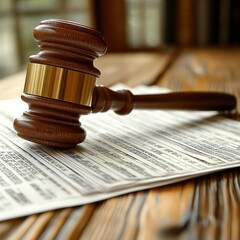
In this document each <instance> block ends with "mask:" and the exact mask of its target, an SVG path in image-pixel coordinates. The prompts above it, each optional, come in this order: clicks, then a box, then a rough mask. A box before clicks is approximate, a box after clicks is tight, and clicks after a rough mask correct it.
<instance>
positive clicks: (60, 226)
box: [0, 48, 240, 240]
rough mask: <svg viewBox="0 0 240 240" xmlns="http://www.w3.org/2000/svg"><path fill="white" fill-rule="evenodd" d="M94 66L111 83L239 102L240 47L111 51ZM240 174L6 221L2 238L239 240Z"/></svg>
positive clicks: (16, 80) (13, 91) (9, 82)
mask: <svg viewBox="0 0 240 240" xmlns="http://www.w3.org/2000/svg"><path fill="white" fill-rule="evenodd" d="M95 65H96V66H97V67H98V68H99V69H100V70H101V71H102V77H101V79H100V80H99V83H100V84H104V85H107V86H110V85H112V84H115V83H118V82H122V83H125V84H127V85H129V86H131V87H132V86H136V85H138V84H148V85H154V84H155V85H159V86H163V87H167V88H170V89H172V90H192V91H195V90H206V91H209V90H215V91H224V92H228V93H233V94H234V95H235V96H236V97H237V98H238V102H239V101H240V48H229V49H212V48H211V49H202V48H201V49H184V50H178V51H176V50H170V51H167V52H160V53H124V54H107V55H106V56H104V57H102V58H101V59H99V60H97V61H96V64H95ZM24 75H25V71H23V72H20V73H18V74H16V75H14V76H10V77H8V78H6V79H3V80H2V81H0V92H1V95H0V98H1V99H5V98H14V97H17V96H20V94H21V92H22V88H23V84H24ZM239 112H240V104H238V106H237V113H236V114H235V115H234V116H232V117H233V118H235V119H237V120H239V114H238V113H239ZM239 170H240V168H236V169H231V170H227V171H222V172H219V173H215V174H211V175H208V176H204V177H199V178H195V179H192V180H187V181H184V182H181V183H177V184H172V185H169V186H165V187H159V188H154V189H151V190H146V191H140V192H137V193H131V194H126V195H123V196H120V197H115V198H112V199H109V200H106V201H101V202H97V203H93V204H87V205H84V206H79V207H73V208H66V209H59V210H54V211H48V212H45V213H40V214H34V215H32V216H28V217H23V218H18V219H14V220H9V221H4V222H1V223H0V239H5V238H7V237H12V238H13V239H71V240H72V239H111V240H113V239H126V240H128V239H130V240H132V239H144V240H145V239H240V174H239Z"/></svg>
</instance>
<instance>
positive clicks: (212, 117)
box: [0, 87, 240, 220]
mask: <svg viewBox="0 0 240 240" xmlns="http://www.w3.org/2000/svg"><path fill="white" fill-rule="evenodd" d="M142 91H144V92H145V93H146V92H147V91H148V92H152V93H156V91H159V89H158V88H150V87H140V88H138V89H135V90H134V91H133V92H135V93H137V92H142ZM25 110H27V105H26V104H25V103H23V102H22V101H21V100H20V99H16V100H7V101H1V102H0V119H1V121H0V220H7V219H11V218H16V217H21V216H26V215H30V214H34V213H39V212H43V211H48V210H53V209H58V208H63V207H70V206H77V205H82V204H87V203H92V202H96V201H100V200H104V199H108V198H111V197H114V196H119V195H122V194H125V193H130V192H135V191H138V190H143V189H149V188H153V187H157V186H163V185H167V184H170V183H175V182H179V181H182V180H185V179H189V178H194V177H197V176H201V175H206V174H209V173H212V172H216V171H220V170H223V169H228V168H234V167H239V166H240V155H239V151H240V123H239V122H237V121H234V120H231V119H227V118H224V117H222V116H220V115H219V113H218V112H215V111H211V112H197V111H168V110H164V111H161V110H133V111H132V113H130V114H129V115H125V116H119V115H116V114H115V113H114V112H111V111H109V112H107V113H98V114H90V115H87V116H82V117H81V123H82V126H83V128H84V129H85V130H86V131H87V137H86V140H85V141H84V142H83V143H81V144H79V145H78V146H76V147H75V148H73V149H67V150H66V149H65V150H57V149H53V148H50V147H46V146H42V145H39V144H35V143H32V142H28V141H25V140H23V139H21V138H19V137H18V136H17V135H16V133H15V131H14V129H13V127H12V125H13V120H14V118H16V117H18V116H20V115H21V114H22V113H23V111H25Z"/></svg>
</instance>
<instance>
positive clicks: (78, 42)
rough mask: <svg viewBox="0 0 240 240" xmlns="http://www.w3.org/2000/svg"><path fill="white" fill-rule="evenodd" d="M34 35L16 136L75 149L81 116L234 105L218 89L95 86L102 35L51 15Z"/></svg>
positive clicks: (102, 50) (81, 138)
mask: <svg viewBox="0 0 240 240" xmlns="http://www.w3.org/2000/svg"><path fill="white" fill-rule="evenodd" d="M33 35H34V38H35V40H36V42H37V43H38V46H39V48H40V51H39V53H38V54H36V55H33V56H30V57H29V64H28V68H27V74H26V80H25V86H24V91H23V94H22V96H21V98H22V100H23V101H24V102H26V103H27V104H28V110H27V111H25V112H24V113H23V115H22V116H21V117H19V118H17V119H15V121H14V128H15V130H16V132H17V134H18V136H20V137H22V138H23V139H25V140H28V141H32V142H35V143H39V144H43V145H48V146H52V147H59V148H71V147H74V146H75V145H77V144H78V143H81V142H83V141H84V139H85V138H86V132H85V130H84V129H83V128H82V127H81V122H80V120H79V119H80V116H81V115H86V114H89V113H97V112H106V111H108V110H109V109H112V110H114V111H115V112H116V113H117V114H120V115H124V114H128V113H130V112H131V111H132V110H133V109H173V110H217V111H225V110H232V109H234V108H235V106H236V99H235V97H234V96H232V95H230V94H226V93H218V92H169V93H161V94H153V95H133V94H132V93H131V92H130V91H129V90H126V89H123V90H119V91H116V92H115V91H112V90H110V89H108V88H107V87H104V86H98V85H96V78H98V77H100V71H99V70H98V69H96V68H95V67H94V65H93V61H94V60H95V59H96V58H98V57H100V56H102V55H103V54H104V53H105V52H106V50H107V46H106V43H105V41H104V38H103V36H102V34H101V33H99V32H98V31H96V30H94V29H92V28H89V27H86V26H83V25H81V24H78V23H75V22H72V21H65V20H53V19H50V20H45V21H42V22H41V23H40V24H39V26H37V27H36V28H35V29H34V32H33ZM132 64H134V62H133V63H132ZM123 71H124V69H123ZM116 127H117V126H116Z"/></svg>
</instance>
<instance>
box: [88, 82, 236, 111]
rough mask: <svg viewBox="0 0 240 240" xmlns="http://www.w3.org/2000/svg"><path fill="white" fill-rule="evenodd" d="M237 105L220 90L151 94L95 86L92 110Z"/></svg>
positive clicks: (202, 108)
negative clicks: (134, 93)
mask: <svg viewBox="0 0 240 240" xmlns="http://www.w3.org/2000/svg"><path fill="white" fill-rule="evenodd" d="M235 107H236V98H235V97H234V96H233V95H230V94H227V93H218V92H170V93H161V94H152V95H133V94H132V93H131V92H130V91H129V90H119V91H116V92H115V91H112V90H110V89H108V88H106V87H103V86H96V87H95V89H94V93H93V103H92V112H93V113H97V112H106V111H108V110H109V109H112V110H114V111H115V112H116V113H117V114H121V115H123V114H128V113H130V112H131V111H132V110H133V109H169V110H200V111H211V110H216V111H226V110H232V109H234V108H235Z"/></svg>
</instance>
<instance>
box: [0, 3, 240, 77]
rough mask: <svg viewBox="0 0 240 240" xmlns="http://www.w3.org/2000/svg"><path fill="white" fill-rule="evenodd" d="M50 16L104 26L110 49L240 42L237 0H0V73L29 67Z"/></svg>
mask: <svg viewBox="0 0 240 240" xmlns="http://www.w3.org/2000/svg"><path fill="white" fill-rule="evenodd" d="M50 18H61V19H68V20H72V21H77V22H79V23H81V24H84V25H87V26H91V27H93V28H95V29H97V30H99V31H101V32H102V33H103V35H104V36H105V39H106V41H107V45H108V52H130V51H164V50H165V49H167V48H169V47H178V48H182V47H202V46H226V47H227V46H235V45H239V43H240V1H239V0H0V29H1V30H0V78H2V77H5V76H7V75H9V74H12V73H14V72H17V71H19V70H21V69H23V68H25V67H26V64H27V62H28V57H29V55H31V54H34V53H36V52H38V47H37V45H36V43H35V42H34V39H33V37H32V31H33V29H34V28H35V27H36V26H37V25H38V24H39V22H40V21H41V20H44V19H50Z"/></svg>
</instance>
